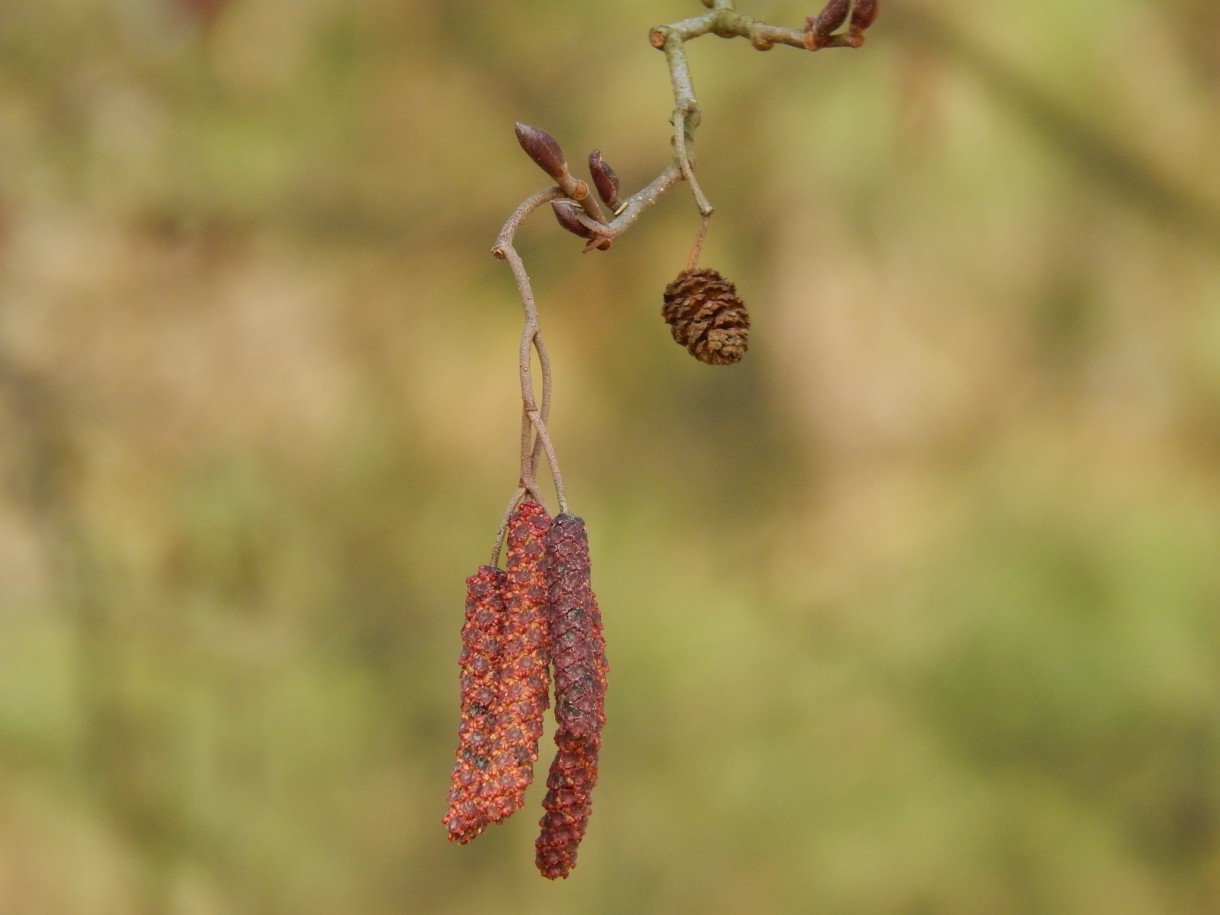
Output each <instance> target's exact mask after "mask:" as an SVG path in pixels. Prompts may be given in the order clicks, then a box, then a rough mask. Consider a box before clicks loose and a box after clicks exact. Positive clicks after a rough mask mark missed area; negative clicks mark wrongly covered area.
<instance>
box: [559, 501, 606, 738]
mask: <svg viewBox="0 0 1220 915" xmlns="http://www.w3.org/2000/svg"><path fill="white" fill-rule="evenodd" d="M546 552H547V585H548V592H549V597H550V600H549V602H548V605H547V623H548V625H549V627H550V639H551V660H552V663H553V664H554V667H555V718H556V720H557V721H558V722H559V726H560V728H561V729H562V730H564V731H566V732H567V733H568V734H570V735H571V736H573V737H589V736H591V735H593V734H600V733H601V729H602V727H603V725H605V723H606V711H605V701H606V673H607V671H608V670H609V666H608V665H607V663H606V642H605V639H604V638H603V637H602V618H601V612H600V611H599V609H598V606H597V597H596V596H595V595H594V593H593V588H592V584H591V581H590V563H589V538H588V534H587V533H586V531H585V523H584V521H583V520H581V519H580V518H577V517H574V516H573V515H567V514H563V515H559V516H558V517H557V518H556V519H555V521H554V522H553V523H552V524H551V528H550V530H548V531H547V534H546Z"/></svg>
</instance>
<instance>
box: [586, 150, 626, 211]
mask: <svg viewBox="0 0 1220 915" xmlns="http://www.w3.org/2000/svg"><path fill="white" fill-rule="evenodd" d="M589 174H590V175H592V176H593V186H594V187H595V188H597V196H599V197H601V199H602V203H604V204H605V205H606V206H608V207H610V209H612V210H617V209H618V207H619V199H618V188H619V181H618V175H616V174H615V173H614V169H612V168H611V167H610V163H609V162H607V161H606V160H605V159H603V158H602V151H601V150H600V149H595V150H593V152H591V153H589Z"/></svg>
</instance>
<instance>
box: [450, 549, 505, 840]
mask: <svg viewBox="0 0 1220 915" xmlns="http://www.w3.org/2000/svg"><path fill="white" fill-rule="evenodd" d="M507 579H508V577H507V575H506V574H505V573H504V572H502V571H501V570H500V569H497V568H495V567H494V566H480V567H479V570H478V572H477V573H475V574H474V575H471V576H470V577H469V578H467V579H466V619H465V621H464V622H463V624H462V653H461V655H460V656H459V658H458V664H459V665H460V667H461V688H462V700H461V714H462V718H461V723H460V724H459V725H458V748H457V762H455V763H454V766H453V774H452V776H451V777H450V785H449V810H448V812H447V813H446V814H445V817H444V819H443V820H442V822H443V823H444V825H445V826H446V828H447V829H448V830H449V839H450V841H453V842H462V843H466V842H469V841H470V840H471V839H473V838H475V837H476V836H477V835H478V834H479V833H481V832H482V831H483V830H484V829H486V828H487V825H488V823H490V822H491V816H490V813H489V805H488V799H487V798H485V797H483V796H482V786H483V780H484V773H485V772H486V771H487V770H488V769H489V768H490V766H491V753H492V742H493V735H494V731H495V727H496V718H497V714H498V710H499V697H500V686H499V664H500V654H501V637H502V635H503V629H504V586H505V583H506V582H507Z"/></svg>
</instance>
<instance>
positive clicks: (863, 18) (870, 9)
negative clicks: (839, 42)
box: [851, 0, 877, 32]
mask: <svg viewBox="0 0 1220 915" xmlns="http://www.w3.org/2000/svg"><path fill="white" fill-rule="evenodd" d="M876 18H877V0H856V5H855V7H854V8H853V9H852V11H851V30H852V31H853V32H863V31H864V30H865V29H867V28H868V27H869V26H870V25H872V24H873V20H874V19H876Z"/></svg>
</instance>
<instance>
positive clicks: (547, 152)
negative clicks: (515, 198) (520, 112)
mask: <svg viewBox="0 0 1220 915" xmlns="http://www.w3.org/2000/svg"><path fill="white" fill-rule="evenodd" d="M517 142H518V143H520V144H521V148H522V149H524V150H525V154H526V155H527V156H529V157H530V158H531V159H533V160H534V162H535V163H537V165H538V167H539V168H541V169H542V170H543V171H544V172H546V173H547V174H548V175H550V176H551V177H552V178H554V179H555V180H556V181H559V180H561V179H562V178H563V177H564V176H565V175H567V173H568V163H567V161H566V160H565V159H564V155H563V150H562V149H560V148H559V141H558V140H556V139H555V138H554V137H553V136H551V135H550V134H549V133H547V132H546V131H545V130H539V129H538V128H537V127H530V126H529V125H528V124H522V123H520V122H518V123H517Z"/></svg>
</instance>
